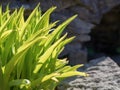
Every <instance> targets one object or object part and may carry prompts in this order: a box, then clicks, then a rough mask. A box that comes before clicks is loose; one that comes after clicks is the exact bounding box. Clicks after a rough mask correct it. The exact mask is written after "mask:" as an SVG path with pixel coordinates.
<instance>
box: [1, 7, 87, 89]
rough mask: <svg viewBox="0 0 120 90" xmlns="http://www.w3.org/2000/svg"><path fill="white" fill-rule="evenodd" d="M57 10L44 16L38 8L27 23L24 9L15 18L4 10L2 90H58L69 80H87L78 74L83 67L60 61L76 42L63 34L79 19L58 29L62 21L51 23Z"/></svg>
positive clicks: (82, 74)
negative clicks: (80, 78) (58, 86)
mask: <svg viewBox="0 0 120 90" xmlns="http://www.w3.org/2000/svg"><path fill="white" fill-rule="evenodd" d="M54 10H55V7H52V8H50V9H49V10H47V11H46V12H45V13H44V14H43V15H42V14H41V10H40V9H39V5H38V6H37V7H36V8H35V9H34V10H33V11H32V13H31V14H30V16H29V17H28V18H27V20H25V19H24V8H23V7H21V8H20V9H19V10H15V11H14V12H13V13H11V14H10V10H9V9H8V8H7V9H6V11H5V12H3V11H2V7H0V90H54V89H55V87H56V86H57V85H58V84H59V83H60V82H61V81H62V80H64V79H65V78H67V77H71V76H74V75H81V76H86V74H85V73H83V72H78V71H76V69H77V68H79V67H80V66H82V65H76V66H73V67H71V66H67V65H66V64H67V63H68V62H67V61H66V59H58V55H59V54H60V53H61V51H62V50H63V49H64V46H65V45H66V44H67V43H69V42H70V41H72V40H73V38H74V37H71V38H67V39H66V36H67V34H65V35H63V36H61V33H62V31H63V30H64V29H65V27H66V26H67V25H68V24H69V23H70V22H71V21H72V20H73V19H74V18H75V17H76V16H73V17H71V18H69V19H68V20H66V21H65V22H63V23H62V24H60V25H59V26H58V27H56V28H55V26H56V23H57V22H58V21H56V22H53V23H50V22H49V19H50V14H51V13H52V12H53V11H54Z"/></svg>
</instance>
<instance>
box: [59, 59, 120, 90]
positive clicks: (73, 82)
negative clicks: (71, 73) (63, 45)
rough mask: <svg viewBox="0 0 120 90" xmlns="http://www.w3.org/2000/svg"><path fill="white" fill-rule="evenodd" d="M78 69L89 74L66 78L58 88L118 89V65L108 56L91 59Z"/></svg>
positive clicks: (119, 77)
mask: <svg viewBox="0 0 120 90" xmlns="http://www.w3.org/2000/svg"><path fill="white" fill-rule="evenodd" d="M79 71H85V72H86V73H88V74H89V76H88V77H73V78H69V79H66V80H65V81H64V82H62V84H61V86H59V87H58V90H120V67H119V66H118V65H117V64H116V63H115V62H114V61H113V60H112V59H110V58H109V57H102V58H98V59H95V60H92V61H90V62H89V63H88V64H86V65H85V66H84V67H83V68H81V69H79Z"/></svg>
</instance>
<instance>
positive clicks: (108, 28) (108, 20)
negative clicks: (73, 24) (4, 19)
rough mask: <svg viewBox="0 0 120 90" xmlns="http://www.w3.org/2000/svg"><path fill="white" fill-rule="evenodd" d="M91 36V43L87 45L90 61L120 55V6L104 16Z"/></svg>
mask: <svg viewBox="0 0 120 90" xmlns="http://www.w3.org/2000/svg"><path fill="white" fill-rule="evenodd" d="M90 36H91V41H90V42H87V43H86V46H87V48H88V59H93V58H95V57H99V56H101V55H106V56H110V57H112V56H114V55H120V6H117V7H115V8H113V9H111V11H109V12H108V13H106V14H104V15H103V17H102V20H101V22H100V24H99V25H96V26H95V27H94V28H93V29H92V30H91V33H90ZM119 61H120V60H119Z"/></svg>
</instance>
